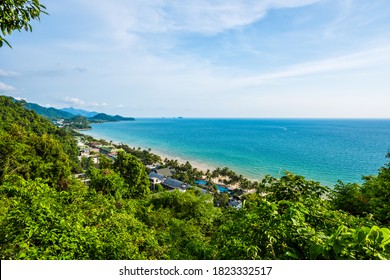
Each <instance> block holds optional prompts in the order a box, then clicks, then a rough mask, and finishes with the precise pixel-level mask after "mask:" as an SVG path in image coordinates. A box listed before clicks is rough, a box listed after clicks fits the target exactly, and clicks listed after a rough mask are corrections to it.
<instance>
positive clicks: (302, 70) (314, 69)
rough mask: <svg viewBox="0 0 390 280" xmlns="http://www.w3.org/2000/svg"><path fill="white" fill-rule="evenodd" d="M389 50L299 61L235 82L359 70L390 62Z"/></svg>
mask: <svg viewBox="0 0 390 280" xmlns="http://www.w3.org/2000/svg"><path fill="white" fill-rule="evenodd" d="M389 52H390V46H386V47H383V48H375V49H370V50H366V51H362V52H356V53H353V54H348V55H344V56H340V57H335V58H329V59H324V60H318V61H310V62H306V63H300V64H296V65H292V66H290V67H287V68H286V69H284V70H281V71H277V72H271V73H267V74H261V75H256V76H252V77H243V78H238V79H236V82H237V83H238V84H241V85H243V84H246V85H254V84H264V83H270V82H274V81H277V80H283V79H288V78H296V77H302V76H308V75H314V74H322V73H334V74H338V73H339V72H340V71H344V70H359V69H364V68H367V67H372V66H374V65H385V64H386V63H390V58H389V57H388V53H389Z"/></svg>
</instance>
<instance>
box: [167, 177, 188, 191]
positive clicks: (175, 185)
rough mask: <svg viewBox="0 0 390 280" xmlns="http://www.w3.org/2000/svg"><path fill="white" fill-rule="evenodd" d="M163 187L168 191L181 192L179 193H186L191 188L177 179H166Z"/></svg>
mask: <svg viewBox="0 0 390 280" xmlns="http://www.w3.org/2000/svg"><path fill="white" fill-rule="evenodd" d="M162 184H163V186H164V187H166V188H168V189H171V190H175V189H176V190H179V191H182V192H185V191H186V190H187V188H188V187H190V186H189V185H187V184H185V183H183V182H182V181H179V180H176V179H172V178H166V179H165V180H164V182H162Z"/></svg>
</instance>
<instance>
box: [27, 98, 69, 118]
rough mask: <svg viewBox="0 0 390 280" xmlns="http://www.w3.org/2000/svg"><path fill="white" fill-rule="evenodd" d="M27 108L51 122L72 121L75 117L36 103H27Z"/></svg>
mask: <svg viewBox="0 0 390 280" xmlns="http://www.w3.org/2000/svg"><path fill="white" fill-rule="evenodd" d="M25 104H26V105H25V108H27V109H29V110H33V111H35V112H36V113H37V114H38V115H41V116H44V117H46V118H48V119H50V120H58V119H70V118H72V117H74V115H73V114H71V113H68V112H64V111H62V110H59V109H56V108H52V107H50V108H46V107H43V106H40V105H38V104H35V103H28V102H26V103H25Z"/></svg>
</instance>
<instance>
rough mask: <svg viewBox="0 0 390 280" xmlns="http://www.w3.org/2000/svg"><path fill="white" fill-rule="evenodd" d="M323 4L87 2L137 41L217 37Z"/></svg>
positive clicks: (271, 0) (299, 0)
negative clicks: (146, 36) (159, 35)
mask: <svg viewBox="0 0 390 280" xmlns="http://www.w3.org/2000/svg"><path fill="white" fill-rule="evenodd" d="M319 1H321V0H262V1H260V0H187V1H182V0H176V1H175V0H159V1H140V0H138V1H137V0H134V1H128V2H124V1H93V2H90V1H86V2H84V4H86V5H88V7H89V8H90V9H94V10H95V11H97V12H98V13H99V14H100V15H101V16H102V17H103V18H104V19H105V20H106V21H107V22H108V23H109V24H110V25H111V26H112V27H113V28H114V29H115V30H116V31H115V33H114V36H117V37H121V38H122V39H123V38H127V39H129V40H133V39H134V38H132V37H134V34H138V33H148V32H152V33H156V32H167V31H189V32H195V33H202V34H216V33H220V32H223V31H225V30H228V29H232V28H238V27H241V26H245V25H248V24H252V23H254V22H256V21H258V20H260V19H261V18H263V17H264V16H265V15H266V14H267V12H268V11H269V10H270V9H279V8H293V7H299V6H305V5H309V4H312V3H316V2H319Z"/></svg>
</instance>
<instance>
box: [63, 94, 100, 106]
mask: <svg viewBox="0 0 390 280" xmlns="http://www.w3.org/2000/svg"><path fill="white" fill-rule="evenodd" d="M62 102H64V103H66V104H68V105H71V106H77V107H83V108H88V107H105V106H107V105H108V104H107V103H106V102H102V103H99V102H96V101H90V102H85V101H84V100H81V99H79V98H76V97H69V96H67V97H65V98H63V99H62Z"/></svg>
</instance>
